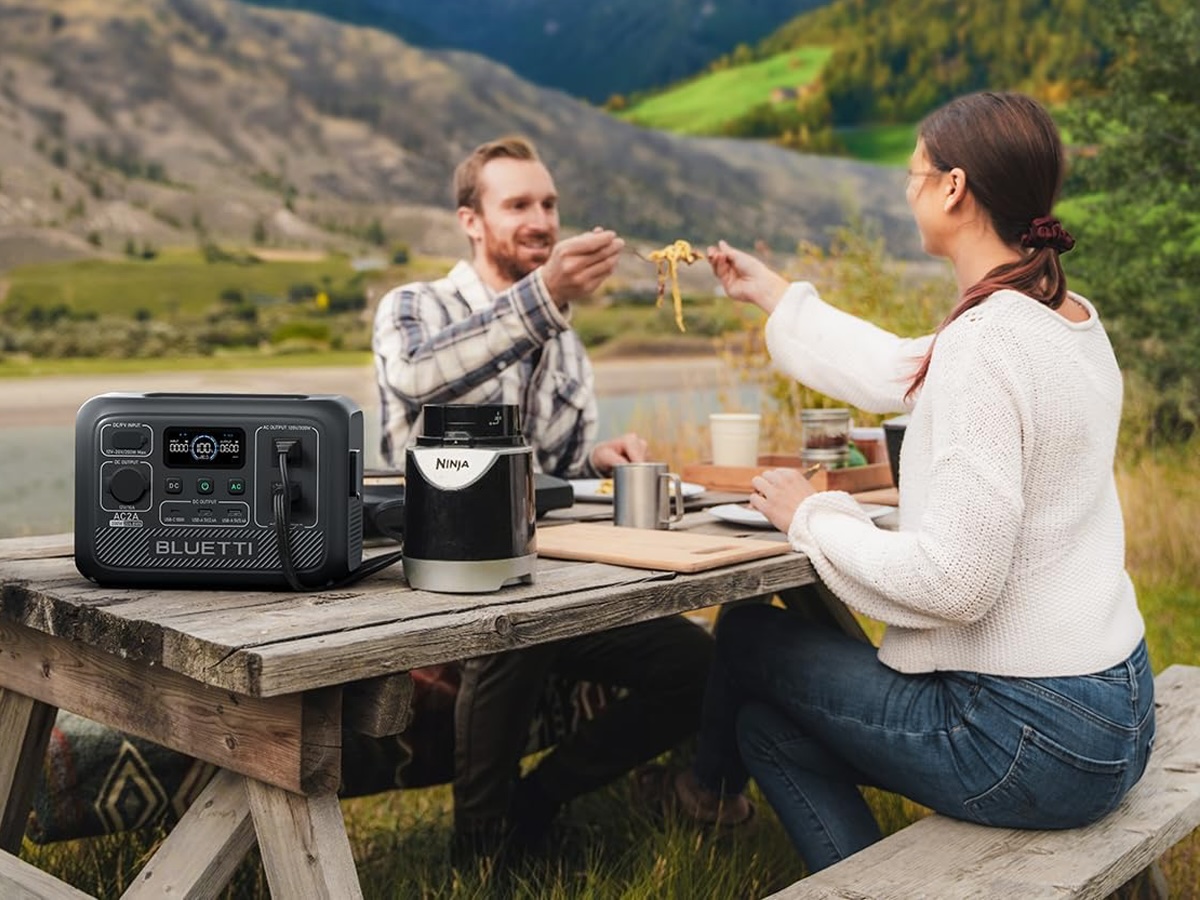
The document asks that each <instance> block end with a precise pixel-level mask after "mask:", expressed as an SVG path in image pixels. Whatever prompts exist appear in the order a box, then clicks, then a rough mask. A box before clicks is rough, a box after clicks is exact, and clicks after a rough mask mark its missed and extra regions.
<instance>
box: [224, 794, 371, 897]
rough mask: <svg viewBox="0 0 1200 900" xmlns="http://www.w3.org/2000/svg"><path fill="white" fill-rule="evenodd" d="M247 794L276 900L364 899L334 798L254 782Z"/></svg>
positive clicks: (344, 826) (339, 810)
mask: <svg viewBox="0 0 1200 900" xmlns="http://www.w3.org/2000/svg"><path fill="white" fill-rule="evenodd" d="M246 789H247V793H248V795H249V797H250V810H251V812H252V813H253V815H254V830H255V831H256V832H257V834H258V847H259V851H260V852H261V853H262V860H263V867H264V868H265V869H266V872H267V883H268V884H269V885H270V887H271V895H272V896H274V897H298V898H299V897H303V898H305V900H353V898H361V897H362V889H361V888H360V887H359V883H358V873H357V872H356V871H355V869H354V857H353V856H352V855H351V852H350V840H349V838H347V837H346V825H345V822H344V821H343V819H342V809H341V806H340V805H339V804H338V799H337V796H336V795H335V794H324V795H320V796H316V797H299V796H297V795H295V794H290V793H288V792H287V791H281V790H279V789H278V788H275V787H271V786H270V785H266V784H260V783H258V782H256V781H254V780H253V779H247V781H246Z"/></svg>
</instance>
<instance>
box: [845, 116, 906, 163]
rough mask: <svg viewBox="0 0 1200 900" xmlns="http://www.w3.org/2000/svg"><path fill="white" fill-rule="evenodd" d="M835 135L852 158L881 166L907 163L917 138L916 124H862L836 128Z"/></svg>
mask: <svg viewBox="0 0 1200 900" xmlns="http://www.w3.org/2000/svg"><path fill="white" fill-rule="evenodd" d="M836 134H837V137H838V139H839V140H840V141H841V142H842V143H843V144H845V146H846V150H847V152H848V153H849V154H850V156H852V157H853V158H854V159H861V160H863V161H864V162H873V163H879V164H881V165H885V166H903V165H907V163H908V159H909V157H910V156H911V155H912V150H913V145H914V144H916V141H917V126H916V125H862V126H858V127H855V128H839V129H838V130H837V132H836Z"/></svg>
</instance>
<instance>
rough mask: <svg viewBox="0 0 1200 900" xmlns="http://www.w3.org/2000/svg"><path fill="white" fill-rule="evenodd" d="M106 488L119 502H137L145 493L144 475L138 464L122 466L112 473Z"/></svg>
mask: <svg viewBox="0 0 1200 900" xmlns="http://www.w3.org/2000/svg"><path fill="white" fill-rule="evenodd" d="M108 490H109V492H110V493H111V494H112V495H113V496H114V497H116V498H117V501H118V502H120V503H137V502H138V500H140V499H141V498H142V495H143V494H145V493H146V476H145V475H143V474H142V473H141V471H139V467H138V466H122V467H121V468H120V469H119V470H118V471H117V473H116V474H115V475H113V477H112V481H111V482H110V483H109V485H108Z"/></svg>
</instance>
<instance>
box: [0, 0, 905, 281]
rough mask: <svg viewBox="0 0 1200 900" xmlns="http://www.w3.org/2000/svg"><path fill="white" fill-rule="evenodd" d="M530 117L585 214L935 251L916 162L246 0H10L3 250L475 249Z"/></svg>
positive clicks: (0, 53)
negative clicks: (479, 178)
mask: <svg viewBox="0 0 1200 900" xmlns="http://www.w3.org/2000/svg"><path fill="white" fill-rule="evenodd" d="M48 6H49V8H48ZM513 132H519V133H524V134H526V135H528V136H529V137H531V138H532V139H533V140H534V141H535V142H537V144H538V145H539V147H540V148H541V151H542V154H543V156H544V158H545V159H546V160H547V162H548V163H549V165H550V166H551V168H552V170H553V172H554V174H555V177H556V180H557V182H558V185H559V189H560V192H561V193H562V195H563V215H564V221H565V222H567V223H568V224H572V225H574V226H577V227H589V226H591V225H593V224H597V223H603V224H606V225H610V226H613V227H616V228H619V229H620V230H621V231H622V232H624V233H626V234H628V235H631V236H638V237H641V238H644V239H648V240H654V241H666V240H668V239H674V238H677V237H686V238H688V239H690V240H692V241H693V242H696V243H703V242H706V241H711V240H713V239H716V238H718V237H726V238H728V239H730V240H731V241H735V242H740V243H742V244H750V243H753V242H754V241H756V240H760V239H761V240H763V241H766V242H767V243H768V244H771V245H773V246H775V247H778V248H785V249H791V248H794V247H795V245H796V242H797V241H799V240H802V239H808V240H814V241H817V242H824V240H825V239H826V238H827V237H828V235H829V231H830V229H831V228H832V227H833V226H836V225H839V224H842V223H845V222H846V221H848V219H850V218H851V217H853V216H855V215H857V214H858V213H862V214H863V216H864V217H865V218H866V219H868V220H873V221H875V222H877V223H878V225H879V229H880V231H881V233H882V234H883V235H884V236H885V238H886V239H887V240H888V242H889V246H890V248H891V249H892V250H893V252H896V253H898V254H900V255H915V254H916V252H917V250H916V244H915V240H914V230H913V227H912V225H911V221H910V219H909V215H908V212H907V209H906V208H905V206H904V202H903V187H902V184H901V183H900V181H901V179H902V176H900V175H897V173H895V172H892V171H887V170H882V169H878V168H875V167H872V166H868V165H859V164H854V163H850V162H847V161H840V160H829V159H820V158H812V157H805V156H801V155H798V154H793V153H789V152H787V151H783V150H779V149H777V148H773V147H770V146H766V145H755V144H749V143H740V142H736V141H729V140H719V139H694V138H683V137H677V136H673V135H667V134H663V133H659V132H652V131H645V130H642V129H639V128H636V127H634V126H631V125H628V124H625V123H622V122H618V121H615V120H614V119H612V118H611V117H609V116H608V115H606V114H604V113H603V112H601V111H599V110H596V109H594V108H592V107H590V106H588V105H587V104H584V103H581V102H578V101H576V100H573V99H571V98H570V97H568V96H566V95H564V94H562V93H560V92H558V91H553V90H547V89H543V88H538V87H535V86H533V85H531V84H529V83H528V82H526V81H523V80H522V79H520V78H519V77H517V76H516V75H515V74H514V73H513V72H512V71H510V70H509V69H507V68H504V67H503V66H500V65H498V64H496V63H493V62H491V61H489V60H486V59H484V58H482V57H479V56H475V55H472V54H467V53H461V52H455V51H425V50H419V49H416V48H414V47H412V46H410V45H408V44H406V43H404V42H402V41H400V40H399V39H397V38H395V37H392V36H390V35H387V34H384V33H382V32H379V31H375V30H369V29H363V28H357V27H351V26H344V25H338V24H335V23H332V22H330V21H329V20H327V19H322V18H319V17H317V16H313V15H308V14H304V13H296V12H283V11H278V10H268V9H261V8H257V7H250V6H243V5H241V4H238V3H235V2H230V0H203V2H201V0H126V2H123V3H121V4H116V5H113V4H97V3H94V2H91V0H55V2H53V3H52V4H49V5H48V4H46V3H45V2H44V0H0V161H2V162H0V268H3V267H4V266H5V264H6V263H5V260H6V259H7V263H8V264H9V265H11V264H13V263H14V262H18V261H30V260H33V259H37V258H45V257H55V256H73V255H79V254H81V253H88V252H95V251H96V245H100V246H101V247H102V248H103V249H105V250H109V251H112V250H119V249H120V247H121V245H122V244H125V245H126V246H128V244H129V242H130V241H136V242H138V243H141V242H148V243H153V244H156V245H166V244H180V243H191V242H194V241H195V240H197V238H205V237H208V238H216V239H221V240H227V239H228V240H238V241H242V242H246V241H249V240H251V239H253V240H254V241H255V242H256V243H262V242H264V241H265V242H267V243H272V244H277V245H280V246H317V247H322V246H334V247H345V246H348V245H354V244H356V243H357V244H358V245H361V243H362V241H363V239H364V238H365V237H371V238H373V239H374V240H376V241H377V242H378V241H379V240H380V239H381V238H382V239H384V240H385V241H397V240H404V241H408V242H410V243H411V244H412V245H413V246H414V247H415V248H416V249H424V250H428V251H432V252H445V253H458V252H461V249H462V239H461V237H460V236H459V235H458V232H457V228H456V226H455V224H454V219H453V215H452V213H451V212H450V210H449V209H448V205H449V187H448V185H449V180H450V175H451V171H452V168H453V165H454V163H455V162H456V161H457V160H458V159H460V158H461V157H462V156H464V155H465V154H466V153H467V152H469V150H470V149H471V148H472V147H473V146H475V145H476V144H478V143H480V142H482V141H484V140H488V139H491V138H494V137H496V136H498V135H502V134H506V133H513Z"/></svg>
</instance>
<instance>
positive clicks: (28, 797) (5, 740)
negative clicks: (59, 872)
mask: <svg viewBox="0 0 1200 900" xmlns="http://www.w3.org/2000/svg"><path fill="white" fill-rule="evenodd" d="M57 714H58V710H57V709H55V708H54V707H53V706H48V705H47V704H45V703H40V702H38V701H37V700H31V699H30V698H29V697H26V696H23V695H22V694H18V693H16V692H14V691H11V690H4V689H2V688H0V850H2V851H7V852H9V853H14V854H15V853H17V852H18V851H20V849H21V838H22V837H24V835H25V825H26V823H27V822H28V820H29V808H30V806H32V804H33V792H34V791H35V790H36V789H37V780H38V775H39V774H40V773H41V770H42V761H43V759H45V756H46V745H47V744H48V743H49V741H50V732H51V731H52V730H53V729H54V717H55V716H56V715H57Z"/></svg>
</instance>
